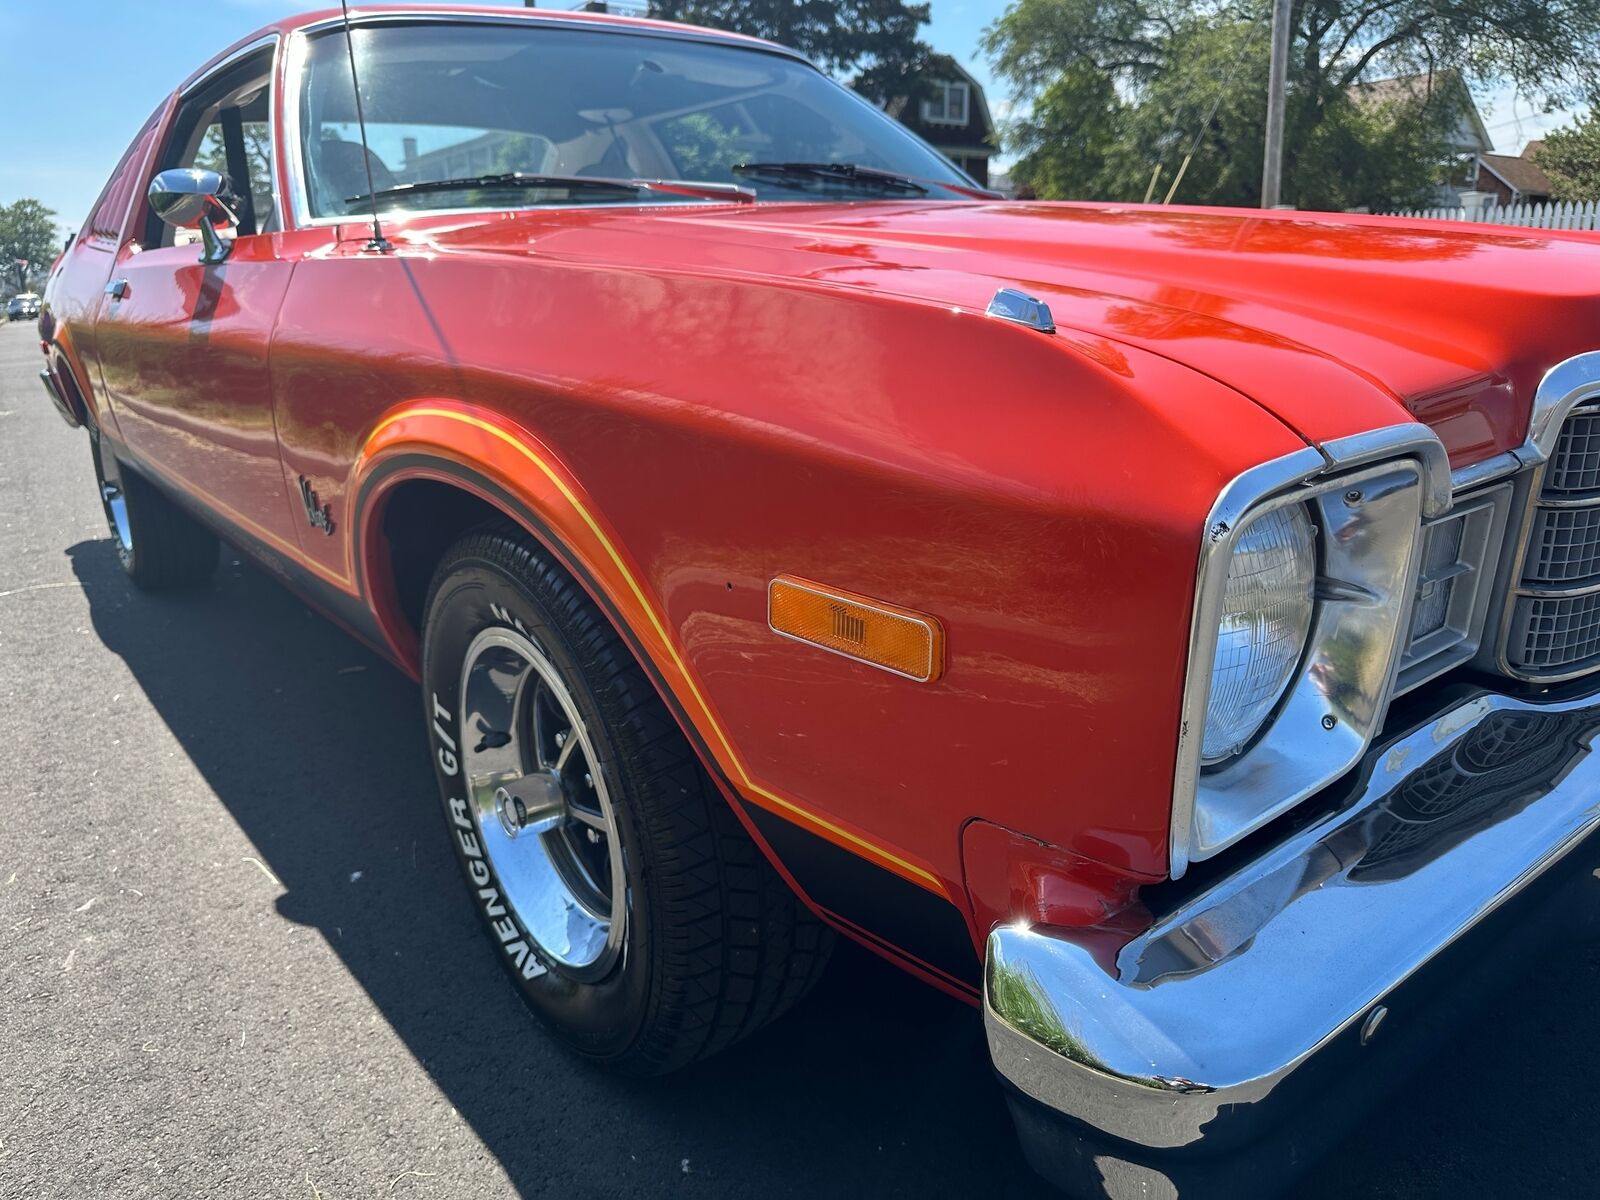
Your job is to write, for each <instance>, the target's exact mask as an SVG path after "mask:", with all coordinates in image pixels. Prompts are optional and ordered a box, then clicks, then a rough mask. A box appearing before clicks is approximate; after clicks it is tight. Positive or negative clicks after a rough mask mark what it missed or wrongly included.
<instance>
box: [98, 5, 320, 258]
mask: <svg viewBox="0 0 1600 1200" xmlns="http://www.w3.org/2000/svg"><path fill="white" fill-rule="evenodd" d="M268 48H270V49H271V50H272V62H271V63H270V64H269V65H268V67H267V145H268V146H270V147H271V148H272V154H273V162H271V163H270V164H269V168H270V169H269V171H268V175H269V177H270V179H271V184H272V205H273V208H274V210H275V212H276V215H277V218H278V229H277V232H279V233H281V232H283V231H285V230H287V229H288V228H289V213H288V210H287V209H285V208H284V204H283V188H282V187H281V186H279V164H278V162H277V156H278V144H279V143H278V105H277V96H276V95H275V94H274V93H275V92H276V90H277V88H278V87H279V84H280V81H281V77H282V73H281V70H280V68H281V67H282V64H283V54H284V38H283V35H282V34H280V33H277V32H273V33H268V34H264V35H262V36H261V37H258V38H256V39H254V40H253V41H251V42H248V43H247V44H245V45H243V46H240V47H239V48H238V49H237V50H235V51H233V53H231V54H229V55H228V56H227V57H226V58H224V59H222V60H221V61H220V62H218V63H216V64H214V65H212V66H210V67H208V68H206V71H205V74H203V75H198V76H195V77H194V78H192V79H191V80H190V81H189V82H187V83H185V84H184V85H183V87H182V88H181V89H180V90H179V92H178V103H177V106H176V107H175V108H174V109H173V112H172V117H171V119H169V121H168V122H167V125H166V127H165V128H164V129H162V131H161V137H160V138H158V139H157V140H156V143H155V147H154V149H153V150H152V151H151V153H150V156H149V158H148V159H147V160H146V162H145V175H144V186H143V187H141V188H137V189H135V191H136V192H137V195H136V196H135V197H134V202H135V203H136V204H143V205H148V204H149V201H148V199H147V197H146V192H147V190H148V188H149V186H150V182H151V180H152V179H154V178H155V176H156V174H157V172H158V171H159V170H160V167H161V162H162V159H163V158H165V156H166V153H167V151H168V150H169V149H171V138H172V123H173V121H176V120H177V116H178V113H179V112H180V111H182V109H183V106H184V105H185V104H187V103H188V102H189V101H190V100H192V99H193V98H194V95H195V93H197V92H200V91H202V90H204V88H205V87H206V86H207V85H209V84H212V83H215V82H216V80H217V77H218V76H219V75H222V74H225V73H226V72H228V71H230V70H232V69H233V68H234V67H237V66H238V65H239V64H240V63H241V62H243V61H244V60H245V59H247V58H249V57H250V56H251V55H254V54H259V53H260V52H261V51H263V50H266V49H268ZM229 182H233V181H232V180H230V181H229ZM244 184H245V186H246V187H248V186H249V181H248V180H246V181H244ZM123 219H124V221H126V220H127V218H126V217H124V218H123ZM258 219H259V218H258ZM144 228H145V226H144V225H143V224H140V225H138V226H136V229H137V230H142V229H144ZM254 236H256V237H260V236H261V230H260V229H259V228H258V229H257V230H256V233H255V235H254ZM138 240H139V241H141V242H142V241H143V238H142V237H141V238H139V239H138ZM168 248H169V247H165V246H162V247H154V246H152V247H149V249H168Z"/></svg>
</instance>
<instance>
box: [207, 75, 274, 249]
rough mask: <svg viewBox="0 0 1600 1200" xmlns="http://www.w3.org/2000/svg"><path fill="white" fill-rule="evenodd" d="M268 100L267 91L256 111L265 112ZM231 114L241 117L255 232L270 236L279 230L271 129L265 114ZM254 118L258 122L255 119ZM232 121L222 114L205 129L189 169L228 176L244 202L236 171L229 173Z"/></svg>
mask: <svg viewBox="0 0 1600 1200" xmlns="http://www.w3.org/2000/svg"><path fill="white" fill-rule="evenodd" d="M265 99H266V91H265V90H263V91H262V93H261V102H259V103H258V104H256V105H254V106H253V107H258V108H264V107H265V103H264V102H265ZM232 111H233V113H234V114H237V116H238V121H239V130H238V134H239V138H240V142H241V145H242V148H243V150H244V167H245V173H246V175H248V177H249V192H250V202H251V204H250V206H251V208H252V209H253V210H254V214H255V219H256V220H255V223H256V231H257V232H258V233H271V232H273V231H274V229H276V228H277V226H276V225H275V224H273V219H274V217H275V216H276V214H275V213H274V212H273V205H272V127H271V126H270V125H268V124H267V114H266V113H265V112H262V113H258V114H254V115H253V116H247V115H246V113H245V111H244V110H243V109H241V108H235V109H233V110H232ZM254 117H258V118H259V119H253V118H254ZM232 119H233V117H232V116H231V115H230V116H229V117H228V120H227V121H224V120H223V115H222V114H219V115H218V118H217V119H216V120H214V121H213V122H212V123H211V124H210V125H208V126H206V131H205V136H204V137H202V138H201V139H200V149H199V151H198V152H197V153H196V154H195V160H194V162H193V163H190V164H187V165H189V166H195V167H201V168H203V169H205V170H207V171H215V172H217V174H219V175H226V176H227V177H228V180H229V182H231V183H232V184H233V188H234V191H235V192H236V193H237V194H238V195H239V197H240V199H243V198H244V192H245V188H244V187H243V186H242V185H241V181H240V180H239V179H238V178H237V177H236V175H235V173H234V171H232V170H230V169H229V163H228V129H227V126H228V124H230V123H231V122H232Z"/></svg>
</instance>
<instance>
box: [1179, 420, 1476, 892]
mask: <svg viewBox="0 0 1600 1200" xmlns="http://www.w3.org/2000/svg"><path fill="white" fill-rule="evenodd" d="M1341 450H1342V451H1343V453H1340V451H1341ZM1449 495H1450V493H1449V466H1448V462H1447V460H1446V459H1445V455H1444V448H1443V446H1442V445H1441V444H1440V443H1439V441H1438V438H1437V437H1436V436H1435V435H1434V434H1433V432H1432V431H1431V430H1429V429H1427V428H1426V427H1425V426H1421V425H1402V426H1396V427H1393V428H1391V429H1387V430H1380V431H1377V432H1376V433H1374V434H1368V435H1362V436H1360V437H1359V438H1352V439H1346V440H1345V441H1344V442H1342V443H1331V444H1329V445H1328V446H1326V447H1324V450H1323V451H1322V452H1319V451H1316V450H1312V449H1306V450H1301V451H1297V452H1295V453H1293V454H1290V455H1287V456H1285V457H1284V458H1281V459H1276V460H1273V461H1272V462H1269V463H1265V464H1263V465H1262V466H1260V467H1256V468H1253V469H1252V470H1250V471H1246V472H1245V473H1243V474H1242V475H1240V476H1239V477H1238V478H1237V479H1235V480H1234V481H1233V482H1232V483H1231V484H1230V485H1229V486H1228V488H1226V489H1225V490H1224V491H1223V493H1222V495H1221V496H1220V497H1219V498H1218V500H1217V503H1216V505H1215V506H1214V507H1213V509H1212V512H1211V515H1210V517H1209V519H1208V520H1207V523H1206V528H1205V532H1204V541H1203V545H1202V549H1201V554H1200V563H1199V572H1198V577H1197V581H1196V591H1195V605H1194V616H1193V622H1192V626H1191V631H1190V645H1189V664H1188V673H1187V677H1186V680H1185V685H1184V699H1183V714H1182V721H1181V725H1180V729H1179V738H1178V759H1177V767H1176V771H1175V777H1174V785H1173V804H1172V831H1171V845H1170V851H1171V875H1172V877H1173V878H1178V877H1179V876H1181V875H1182V874H1183V873H1184V871H1185V870H1186V869H1187V867H1188V865H1189V863H1191V862H1195V861H1199V860H1201V859H1205V858H1209V857H1211V856H1212V855H1215V854H1217V853H1220V852H1221V851H1222V850H1223V849H1225V848H1226V847H1228V846H1230V845H1232V844H1233V843H1235V842H1237V841H1238V840H1240V839H1241V838H1243V837H1245V836H1246V835H1248V834H1249V833H1252V832H1254V831H1255V830H1256V829H1259V828H1260V827H1261V826H1262V825H1264V824H1266V823H1267V822H1268V821H1271V820H1272V819H1273V818H1275V817H1277V816H1279V815H1280V814H1282V813H1283V812H1285V811H1287V810H1288V809H1290V808H1292V807H1294V806H1295V805H1296V804H1298V803H1300V802H1301V801H1302V800H1304V799H1305V798H1306V797H1308V796H1310V795H1312V794H1313V793H1314V792H1316V791H1318V790H1320V789H1321V788H1323V787H1326V786H1327V785H1328V784H1329V783H1332V782H1333V781H1334V780H1336V779H1338V778H1339V777H1340V776H1341V775H1343V774H1344V773H1345V772H1346V771H1348V770H1349V769H1350V768H1351V767H1352V766H1354V765H1355V764H1356V763H1357V762H1358V761H1359V760H1360V758H1361V755H1362V754H1363V753H1364V752H1365V750H1366V748H1367V746H1368V745H1369V744H1370V742H1371V740H1372V738H1373V737H1374V736H1375V735H1376V733H1377V732H1378V729H1379V727H1380V726H1381V724H1382V722H1383V718H1384V716H1385V714H1386V712H1387V709H1388V703H1389V699H1390V696H1391V695H1392V693H1393V688H1394V681H1395V676H1396V671H1397V668H1398V664H1399V661H1400V658H1401V655H1402V654H1403V652H1404V631H1405V629H1406V627H1407V624H1408V622H1409V620H1410V613H1411V604H1412V597H1413V594H1414V592H1415V590H1416V572H1417V547H1418V543H1419V541H1420V532H1421V527H1422V518H1423V516H1424V515H1430V516H1431V515H1435V514H1437V513H1438V512H1440V511H1442V509H1443V508H1445V507H1447V506H1448V504H1449ZM1286 505H1304V506H1306V508H1307V510H1308V515H1309V516H1310V519H1311V522H1312V524H1313V526H1315V527H1316V530H1317V533H1316V543H1317V545H1316V554H1317V564H1318V565H1317V586H1316V600H1315V607H1314V610H1313V614H1312V619H1311V631H1310V633H1309V635H1308V637H1307V639H1306V645H1305V648H1304V650H1303V652H1302V654H1301V657H1300V663H1299V665H1298V667H1297V668H1296V671H1295V673H1294V675H1293V677H1292V679H1291V682H1290V683H1289V684H1288V686H1287V687H1286V689H1285V691H1284V694H1283V695H1282V697H1281V698H1280V700H1279V701H1278V703H1277V705H1276V707H1275V708H1274V709H1273V711H1272V712H1271V714H1270V715H1269V716H1268V717H1267V719H1266V721H1265V723H1264V724H1263V725H1262V726H1261V727H1260V729H1259V730H1258V732H1256V734H1255V735H1254V737H1253V738H1252V739H1251V740H1250V741H1249V743H1248V744H1247V745H1246V746H1245V747H1244V748H1243V749H1242V750H1241V751H1240V752H1239V753H1238V754H1236V755H1235V756H1234V757H1233V758H1231V759H1229V760H1227V761H1226V762H1222V763H1218V764H1215V765H1204V764H1202V761H1201V747H1202V744H1203V742H1204V738H1205V723H1206V717H1207V707H1208V699H1209V695H1210V690H1211V676H1212V659H1213V655H1214V651H1215V647H1216V641H1217V633H1218V619H1219V613H1220V608H1221V603H1222V597H1223V594H1224V591H1225V589H1226V586H1227V580H1228V572H1229V567H1230V564H1231V563H1232V560H1233V552H1234V549H1235V546H1236V545H1237V543H1238V540H1239V538H1240V536H1241V535H1242V534H1243V532H1244V531H1245V530H1246V529H1247V528H1248V527H1249V525H1250V523H1251V522H1252V521H1254V520H1256V519H1258V518H1259V517H1260V516H1262V515H1263V514H1265V513H1267V512H1270V511H1271V510H1272V509H1274V508H1277V507H1282V506H1286Z"/></svg>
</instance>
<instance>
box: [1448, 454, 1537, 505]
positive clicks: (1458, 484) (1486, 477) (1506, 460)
mask: <svg viewBox="0 0 1600 1200" xmlns="http://www.w3.org/2000/svg"><path fill="white" fill-rule="evenodd" d="M1526 465H1527V464H1526V463H1524V462H1523V461H1522V459H1521V458H1519V457H1518V455H1517V452H1516V451H1514V450H1507V451H1506V452H1505V453H1504V454H1497V455H1495V456H1494V457H1493V458H1486V459H1484V460H1483V461H1482V462H1475V463H1469V464H1468V465H1467V466H1464V467H1458V468H1456V470H1454V471H1453V472H1451V474H1450V490H1451V491H1452V492H1455V493H1457V494H1459V493H1461V492H1464V491H1466V490H1467V489H1468V488H1475V487H1478V486H1480V485H1481V484H1485V483H1493V482H1494V481H1495V480H1497V479H1504V478H1505V477H1506V476H1508V475H1515V474H1516V473H1517V472H1518V471H1520V470H1522V468H1523V467H1525V466H1526Z"/></svg>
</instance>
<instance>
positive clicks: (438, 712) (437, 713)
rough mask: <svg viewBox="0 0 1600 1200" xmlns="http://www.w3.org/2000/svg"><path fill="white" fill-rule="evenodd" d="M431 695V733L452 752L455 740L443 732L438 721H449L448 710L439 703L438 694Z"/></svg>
mask: <svg viewBox="0 0 1600 1200" xmlns="http://www.w3.org/2000/svg"><path fill="white" fill-rule="evenodd" d="M432 695H433V731H434V732H435V733H437V734H438V735H439V740H440V741H442V742H443V743H444V744H445V745H447V746H449V747H450V749H451V750H452V751H453V750H455V748H456V740H455V738H453V737H451V736H450V735H449V734H448V733H446V732H445V731H444V726H443V725H441V724H440V723H439V722H440V721H448V720H449V719H450V710H449V709H448V708H446V707H445V706H444V705H442V704H440V703H439V693H438V692H434V693H433V694H432ZM450 774H452V775H454V774H455V772H454V771H451V772H450Z"/></svg>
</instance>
